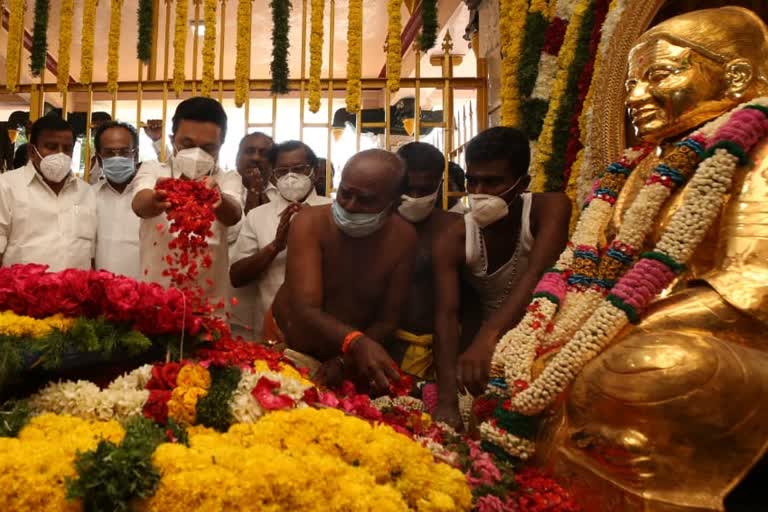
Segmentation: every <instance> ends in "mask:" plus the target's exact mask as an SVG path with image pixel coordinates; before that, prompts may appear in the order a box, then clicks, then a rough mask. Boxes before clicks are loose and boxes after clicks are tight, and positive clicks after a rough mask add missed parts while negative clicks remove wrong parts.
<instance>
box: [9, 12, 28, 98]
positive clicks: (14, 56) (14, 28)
mask: <svg viewBox="0 0 768 512" xmlns="http://www.w3.org/2000/svg"><path fill="white" fill-rule="evenodd" d="M10 1H11V3H10V4H9V6H8V7H9V8H10V13H11V14H10V17H9V19H8V46H7V47H6V48H7V49H6V53H5V55H6V59H7V62H6V66H5V81H6V87H8V89H9V90H10V91H11V92H13V91H15V90H16V86H17V85H18V79H19V68H20V67H21V38H22V35H23V34H22V33H23V31H24V11H26V9H27V2H26V0H10Z"/></svg>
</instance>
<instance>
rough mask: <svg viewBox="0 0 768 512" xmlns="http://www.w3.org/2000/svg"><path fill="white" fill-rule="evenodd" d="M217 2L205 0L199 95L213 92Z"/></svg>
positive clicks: (217, 0)
mask: <svg viewBox="0 0 768 512" xmlns="http://www.w3.org/2000/svg"><path fill="white" fill-rule="evenodd" d="M218 2H219V0H205V4H204V6H203V19H204V23H205V35H204V36H203V79H202V81H201V82H200V94H201V95H202V96H206V97H208V96H210V95H211V91H212V90H213V80H214V65H215V63H216V5H217V4H218Z"/></svg>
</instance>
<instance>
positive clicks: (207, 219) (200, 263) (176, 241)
mask: <svg viewBox="0 0 768 512" xmlns="http://www.w3.org/2000/svg"><path fill="white" fill-rule="evenodd" d="M157 189H158V190H162V191H164V192H166V193H167V196H166V197H167V201H168V202H169V203H170V204H171V207H170V208H169V209H168V211H167V212H166V215H167V217H168V221H169V222H170V228H169V231H170V232H171V233H173V234H174V235H175V237H174V238H173V240H171V241H170V242H169V243H168V249H169V250H170V251H169V253H168V254H167V255H166V256H165V263H166V264H167V266H168V268H166V269H165V270H163V275H164V276H167V277H170V280H171V284H172V285H173V286H175V287H177V288H179V289H181V290H184V292H185V297H186V298H187V299H188V300H189V301H190V302H189V303H188V304H186V307H187V308H188V311H189V312H190V314H191V313H192V312H194V313H195V314H197V315H202V318H203V322H204V323H205V325H206V328H207V329H208V330H209V331H219V332H223V331H224V330H226V325H224V324H223V322H221V321H220V320H218V319H216V318H213V317H211V315H210V313H212V312H213V311H214V310H215V309H222V308H223V307H224V303H223V301H220V302H219V303H218V304H214V305H211V304H209V303H208V301H207V299H206V298H205V295H204V290H203V288H202V286H200V284H199V280H198V278H199V276H200V271H201V269H202V270H205V269H209V268H210V267H211V265H212V263H213V260H212V258H211V254H210V251H209V249H208V238H209V237H212V236H213V231H212V226H213V223H214V221H215V220H216V216H215V213H214V207H215V205H216V203H217V202H218V201H219V200H220V199H221V196H220V194H219V193H218V192H217V191H216V190H215V189H213V188H209V187H208V186H206V184H205V182H203V181H197V180H182V179H169V180H164V181H162V182H160V183H158V185H157ZM157 229H158V230H162V229H165V226H164V225H163V224H158V226H157ZM206 284H207V285H208V286H209V287H212V286H213V282H212V281H211V280H210V279H208V280H207V281H206Z"/></svg>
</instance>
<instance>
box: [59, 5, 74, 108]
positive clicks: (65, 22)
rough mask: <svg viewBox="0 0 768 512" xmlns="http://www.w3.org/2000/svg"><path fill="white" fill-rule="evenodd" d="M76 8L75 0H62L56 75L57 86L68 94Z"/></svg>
mask: <svg viewBox="0 0 768 512" xmlns="http://www.w3.org/2000/svg"><path fill="white" fill-rule="evenodd" d="M74 10H75V0H62V2H61V13H59V62H58V76H57V77H56V87H57V88H58V90H59V92H60V93H62V94H66V92H67V89H68V88H69V61H70V59H69V51H70V47H71V46H72V17H73V16H74Z"/></svg>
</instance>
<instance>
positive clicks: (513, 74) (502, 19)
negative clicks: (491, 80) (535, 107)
mask: <svg viewBox="0 0 768 512" xmlns="http://www.w3.org/2000/svg"><path fill="white" fill-rule="evenodd" d="M527 10H528V0H501V1H500V3H499V11H500V12H499V30H500V32H501V55H502V60H501V124H502V125H503V126H519V125H520V90H519V87H518V78H517V71H518V67H519V65H520V53H521V49H522V44H523V35H524V30H523V28H524V24H525V16H521V15H520V13H521V12H526V11H527Z"/></svg>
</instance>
